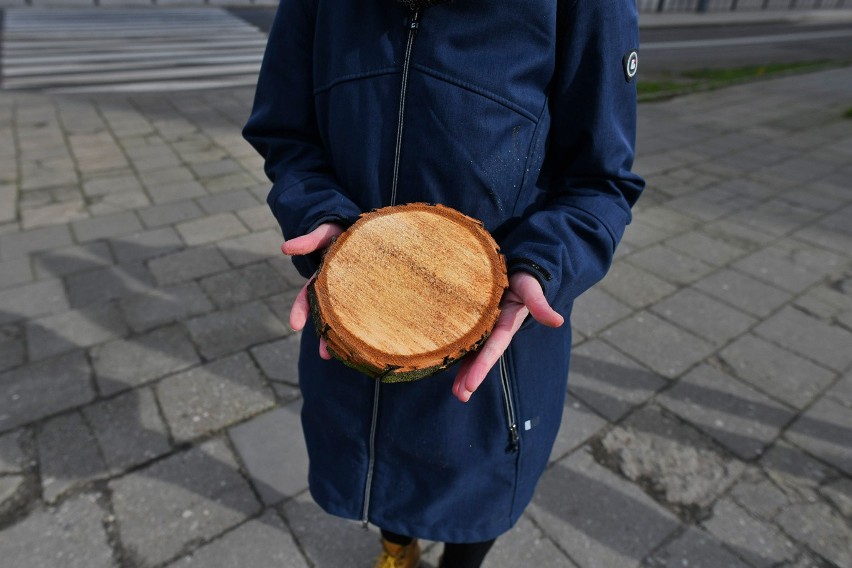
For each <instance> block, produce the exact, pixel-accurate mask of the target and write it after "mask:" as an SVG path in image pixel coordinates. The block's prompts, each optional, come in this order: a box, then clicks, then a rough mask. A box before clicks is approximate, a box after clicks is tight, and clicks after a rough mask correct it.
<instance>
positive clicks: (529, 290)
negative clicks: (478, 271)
mask: <svg viewBox="0 0 852 568" xmlns="http://www.w3.org/2000/svg"><path fill="white" fill-rule="evenodd" d="M500 309H501V312H500V317H499V318H497V325H496V326H495V327H494V330H493V331H492V332H491V335H489V336H488V339H486V340H485V344H484V345H483V346H482V348H481V349H480V350H479V351H477V352H476V353H475V354H473V355H471V356H470V357H467V358H466V359H465V360H464V361H463V362H462V364H461V367H460V368H459V372H458V374H457V375H456V380H455V382H454V383H453V394H454V395H455V396H456V398H457V399H459V400H460V401H462V402H467V401H468V400H470V396H471V395H472V394H473V392H474V391H475V390H476V389H477V388H479V385H481V384H482V381H484V380H485V375H487V374H488V371H490V370H491V367H493V366H494V365H495V364H496V363H497V361H498V360H499V359H500V356H501V355H503V352H504V351H506V348H508V347H509V342H511V341H512V337H514V335H515V333H517V331H518V329H519V328H520V327H521V324H522V323H524V319H526V317H527V315H531V316H532V317H533V319H535V320H536V321H537V322H539V323H540V324H542V325H546V326H548V327H559V326H561V325H562V324H563V323H565V319H564V318H563V317H562V316H561V315H559V314H558V313H557V312H556V311H554V309H553V308H551V307H550V304H548V303H547V299H546V298H545V297H544V292H543V291H542V289H541V285H540V284H539V283H538V280H536V279H535V277H534V276H533V275H532V274H527V273H526V272H516V273H515V274H512V276H511V277H510V278H509V289H508V290H507V291H506V294H505V295H504V296H503V301H502V302H501V303H500Z"/></svg>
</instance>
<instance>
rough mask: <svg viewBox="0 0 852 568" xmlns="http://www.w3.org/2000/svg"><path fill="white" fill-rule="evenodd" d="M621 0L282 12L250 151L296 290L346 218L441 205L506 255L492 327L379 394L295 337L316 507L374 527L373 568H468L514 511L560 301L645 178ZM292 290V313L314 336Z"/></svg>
mask: <svg viewBox="0 0 852 568" xmlns="http://www.w3.org/2000/svg"><path fill="white" fill-rule="evenodd" d="M637 20H638V14H637V8H636V2H635V0H613V1H611V2H600V1H599V0H564V1H563V0H451V1H441V0H347V1H342V0H281V2H280V4H279V7H278V11H277V14H276V17H275V20H274V22H273V25H272V28H271V31H270V35H269V42H268V46H267V50H266V54H265V57H264V60H263V63H262V66H261V71H260V76H259V79H258V84H257V90H256V95H255V100H254V105H253V109H252V112H251V115H250V117H249V119H248V121H247V123H246V125H245V128H244V132H243V134H244V136H245V138H246V139H247V140H248V141H249V142H250V143H251V144H252V145H253V146H254V148H255V149H256V150H257V151H258V152H259V153H260V154H261V155H262V156H263V157H264V158H265V162H264V163H265V172H266V174H267V175H268V177H269V179H270V180H271V182H272V189H271V191H270V193H269V198H268V203H269V205H270V207H271V209H272V212H273V214H274V215H275V217H276V218H277V220H278V222H279V224H280V225H281V229H282V231H283V235H284V237H285V242H284V244H283V246H282V250H283V252H284V253H285V254H287V255H291V256H292V260H293V262H294V264H295V266H296V267H297V268H298V270H299V272H300V273H301V274H302V275H303V276H304V277H305V278H311V277H312V275H313V274H314V273H315V271H316V270H317V267H318V263H319V260H320V255H321V252H322V250H323V249H324V248H325V247H327V246H328V245H329V244H330V243H331V242H332V240H333V238H334V237H335V236H336V235H338V234H340V232H341V231H342V230H344V229H345V228H346V227H348V226H349V225H350V224H352V223H353V222H354V220H355V219H356V218H357V217H358V215H360V214H361V213H363V212H366V211H370V210H372V209H375V208H379V207H383V206H388V205H393V204H403V203H409V202H430V203H441V204H443V205H446V206H449V207H453V208H455V209H457V210H459V211H461V212H463V213H465V214H466V215H469V216H472V217H474V218H476V219H479V220H480V221H482V222H483V224H484V226H485V227H486V229H488V230H489V231H490V232H491V233H492V235H493V236H494V237H495V239H496V240H497V242H498V243H499V245H500V247H501V251H502V253H503V254H504V256H505V259H506V264H507V268H508V272H509V277H510V279H509V282H510V283H509V289H508V291H507V292H506V294H505V297H504V299H503V302H502V304H501V305H502V313H501V316H500V319H499V321H498V324H497V327H496V328H495V330H494V332H493V333H492V334H491V335H490V337H489V339H488V340H487V341H486V343H485V345H484V346H483V347H482V348H481V349H480V350H479V351H478V352H477V353H476V354H472V355H469V356H468V357H467V358H466V359H465V360H464V361H463V362H462V363H461V364H460V365H458V366H455V367H452V368H450V369H447V370H446V371H442V372H440V373H439V374H436V375H434V376H432V377H429V378H426V379H422V380H418V381H414V382H408V383H396V384H385V383H382V382H381V381H378V380H374V379H371V378H369V377H367V376H365V375H362V374H359V373H358V372H357V371H355V370H353V369H350V368H348V367H346V366H344V365H343V364H342V363H340V362H339V361H337V360H336V359H332V358H331V357H330V355H329V353H328V350H327V349H326V347H325V345H324V344H323V342H322V341H320V339H319V338H318V337H317V334H316V333H315V330H312V329H311V330H310V331H306V332H305V333H303V334H302V337H301V348H300V349H301V350H300V359H299V381H300V388H301V392H302V396H303V407H302V424H303V429H304V436H305V439H306V444H307V448H308V453H309V464H310V465H309V473H308V476H309V485H310V491H311V494H312V496H313V498H314V500H315V501H316V503H318V504H319V506H320V507H322V508H323V509H324V510H325V511H327V512H328V513H330V514H333V515H337V516H340V517H344V518H347V519H358V520H361V521H362V522H363V523H364V524H365V526H367V524H368V523H371V524H373V525H374V526H377V527H379V528H380V529H381V533H382V544H383V549H382V551H381V554H380V557H379V560H378V562H377V564H376V566H380V567H381V566H383V567H394V566H396V567H399V566H403V567H413V566H417V565H418V562H419V557H420V549H419V544H418V540H417V539H428V540H432V541H437V542H441V543H446V544H445V546H444V551H443V557H442V559H441V567H442V568H467V567H475V566H479V565H480V564H481V563H482V561H483V558H484V557H485V555H486V554H487V552H488V550H489V548H490V547H491V545H492V544H493V542H494V540H495V539H496V538H497V537H498V536H499V535H500V534H502V533H504V532H506V531H508V530H509V529H510V528H511V527H512V526H513V525H514V523H515V522H516V521H517V520H518V518H519V517H520V516H521V514H522V513H523V511H524V509H525V507H526V506H527V505H528V504H529V502H530V500H531V498H532V496H533V492H534V489H535V486H536V483H537V481H538V479H539V477H540V476H541V474H542V472H543V471H544V469H545V467H546V465H547V461H548V457H549V455H550V452H551V449H552V446H553V442H554V440H555V437H556V434H557V430H558V427H559V425H560V422H561V416H562V411H563V406H564V401H565V395H566V388H567V387H566V382H567V376H568V361H569V351H570V347H571V330H570V326H569V325H567V324H563V322H564V318H567V317H568V316H569V315H570V312H571V306H572V302H573V301H574V299H575V298H576V297H577V296H578V295H580V294H581V293H582V292H583V291H585V290H586V289H588V288H589V287H590V286H592V285H593V284H594V283H595V282H597V281H598V280H600V279H601V278H602V277H603V276H604V274H605V273H606V271H607V270H608V268H609V266H610V264H611V261H612V257H613V253H614V250H615V247H616V245H617V243H618V242H619V240H620V238H621V236H622V234H623V232H624V229H625V226H626V225H627V224H628V223H629V221H630V218H631V207H632V206H633V204H634V203H635V202H636V200H637V198H638V197H639V195H640V193H641V191H642V189H643V187H644V181H643V180H642V179H641V177H640V176H638V175H637V174H635V173H633V172H632V171H631V168H632V162H633V157H634V140H635V130H636V90H635V82H634V80H633V79H634V76H635V74H636V68H637V62H638V59H637V51H636V50H637V48H638V42H639V38H638V24H637ZM308 312H309V309H308V303H307V300H306V295H305V290H304V289H303V290H302V293H301V294H300V295H299V297H298V298H297V299H296V301H295V303H294V305H293V308H292V312H291V315H290V325H291V327H292V328H293V329H295V330H300V329H302V328H303V327H304V326H306V325H307V326H308V327H309V328H310V327H312V324H311V323H308V320H309V313H308Z"/></svg>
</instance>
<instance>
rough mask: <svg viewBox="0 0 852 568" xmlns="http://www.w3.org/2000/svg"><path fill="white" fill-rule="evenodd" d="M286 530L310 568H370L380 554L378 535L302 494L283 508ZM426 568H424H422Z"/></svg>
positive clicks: (286, 503)
mask: <svg viewBox="0 0 852 568" xmlns="http://www.w3.org/2000/svg"><path fill="white" fill-rule="evenodd" d="M282 510H283V513H284V518H285V519H286V521H287V526H288V527H289V528H290V531H291V532H292V533H293V536H294V537H295V539H296V542H298V543H299V546H300V547H301V549H302V552H303V553H304V555H305V556H306V557H307V559H308V561H309V562H310V563H311V565H312V566H317V567H319V566H372V565H374V564H375V561H376V558H377V557H378V555H379V553H380V551H381V545H380V544H379V535H378V534H377V533H376V532H375V531H374V530H372V529H371V531H370V532H366V531H365V530H364V529H363V528H362V527H361V523H356V522H353V521H347V520H344V519H341V518H339V517H334V516H332V515H329V514H328V513H326V512H324V511H323V510H322V509H320V508H319V506H318V505H317V504H316V503H314V502H313V501H312V500H311V498H310V495H308V494H307V493H303V494H301V495H299V496H298V497H296V498H295V499H290V500H288V501H286V502H285V503H284V505H282ZM424 568H425V567H424Z"/></svg>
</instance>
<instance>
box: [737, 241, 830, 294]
mask: <svg viewBox="0 0 852 568" xmlns="http://www.w3.org/2000/svg"><path fill="white" fill-rule="evenodd" d="M809 248H810V249H811V251H812V254H814V253H815V252H816V251H814V250H813V247H809ZM733 267H734V268H736V269H738V270H740V271H742V272H745V273H746V274H749V275H751V276H754V277H755V278H758V279H760V280H763V281H764V282H768V283H770V284H772V285H774V286H777V287H778V288H782V289H784V290H787V291H788V292H793V293H800V292H803V291H804V290H805V289H807V288H809V287H810V286H812V285H814V284H816V283H817V282H819V281H820V280H822V279H823V278H824V277H825V276H826V274H828V272H829V271H830V269H827V268H823V269H821V270H815V268H814V266H813V265H812V264H810V265H809V264H804V263H797V262H795V261H794V260H792V259H790V258H789V255H788V254H787V253H786V252H785V251H780V250H777V249H771V248H767V249H762V250H760V251H758V252H755V253H753V254H751V255H749V256H747V257H745V258H743V259H741V260H738V261H737V262H735V263H734V264H733Z"/></svg>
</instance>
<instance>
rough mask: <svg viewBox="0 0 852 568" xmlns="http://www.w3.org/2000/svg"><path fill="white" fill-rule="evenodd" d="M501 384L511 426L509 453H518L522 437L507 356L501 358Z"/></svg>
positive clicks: (507, 418)
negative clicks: (519, 430) (513, 398)
mask: <svg viewBox="0 0 852 568" xmlns="http://www.w3.org/2000/svg"><path fill="white" fill-rule="evenodd" d="M500 384H501V385H502V386H503V404H504V406H505V410H506V423H507V424H508V425H509V446H508V448H507V451H509V452H517V451H518V447H519V446H520V442H521V436H520V434H519V433H518V420H517V417H516V416H515V403H514V401H513V400H512V387H511V384H510V383H509V365H508V364H507V363H506V355H505V354H504V355H501V356H500Z"/></svg>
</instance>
